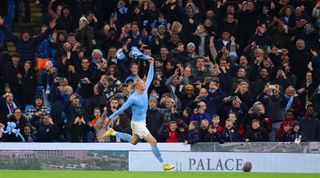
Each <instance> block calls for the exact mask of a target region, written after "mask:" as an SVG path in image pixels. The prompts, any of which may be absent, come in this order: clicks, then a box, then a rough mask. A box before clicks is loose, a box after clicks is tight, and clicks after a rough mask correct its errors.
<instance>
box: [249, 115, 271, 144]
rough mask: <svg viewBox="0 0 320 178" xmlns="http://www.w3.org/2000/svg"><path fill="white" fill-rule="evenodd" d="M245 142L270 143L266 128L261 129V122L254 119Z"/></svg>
mask: <svg viewBox="0 0 320 178" xmlns="http://www.w3.org/2000/svg"><path fill="white" fill-rule="evenodd" d="M244 140H245V141H246V142H265V141H268V132H267V130H266V129H265V128H263V127H260V121H259V120H256V119H254V120H253V121H252V125H251V129H250V130H249V131H248V132H247V133H246V135H245V137H244Z"/></svg>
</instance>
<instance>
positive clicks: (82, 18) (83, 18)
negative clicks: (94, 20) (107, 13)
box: [79, 16, 89, 23]
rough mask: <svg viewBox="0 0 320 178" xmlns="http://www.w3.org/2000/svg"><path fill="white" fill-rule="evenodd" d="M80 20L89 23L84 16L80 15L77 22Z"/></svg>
mask: <svg viewBox="0 0 320 178" xmlns="http://www.w3.org/2000/svg"><path fill="white" fill-rule="evenodd" d="M82 21H85V22H87V23H89V21H88V19H87V18H86V17H84V16H82V17H81V18H80V19H79V23H80V22H82Z"/></svg>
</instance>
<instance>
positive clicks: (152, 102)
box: [146, 98, 163, 140]
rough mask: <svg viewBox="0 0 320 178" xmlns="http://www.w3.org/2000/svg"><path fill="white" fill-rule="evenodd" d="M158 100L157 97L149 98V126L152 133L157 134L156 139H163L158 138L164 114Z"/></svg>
mask: <svg viewBox="0 0 320 178" xmlns="http://www.w3.org/2000/svg"><path fill="white" fill-rule="evenodd" d="M157 104H158V101H157V100H156V99H153V98H151V99H149V109H148V111H147V120H146V124H147V128H148V130H149V131H150V133H151V134H152V135H154V136H155V138H156V140H161V139H160V138H159V137H158V138H157V135H158V132H159V130H160V127H161V125H162V124H163V115H162V113H160V111H159V110H158V107H157Z"/></svg>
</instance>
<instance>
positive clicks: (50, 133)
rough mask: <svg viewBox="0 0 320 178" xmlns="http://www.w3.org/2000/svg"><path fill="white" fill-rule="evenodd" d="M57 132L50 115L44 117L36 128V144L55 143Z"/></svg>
mask: <svg viewBox="0 0 320 178" xmlns="http://www.w3.org/2000/svg"><path fill="white" fill-rule="evenodd" d="M58 133H59V130H58V128H57V126H56V125H55V124H54V123H53V121H52V118H51V116H50V115H45V116H44V117H43V120H42V122H41V124H40V125H39V126H38V127H37V134H36V140H37V142H55V141H57V139H58Z"/></svg>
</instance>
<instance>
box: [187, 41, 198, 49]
mask: <svg viewBox="0 0 320 178" xmlns="http://www.w3.org/2000/svg"><path fill="white" fill-rule="evenodd" d="M187 47H194V48H195V47H196V45H195V44H194V43H192V42H190V43H188V44H187Z"/></svg>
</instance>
